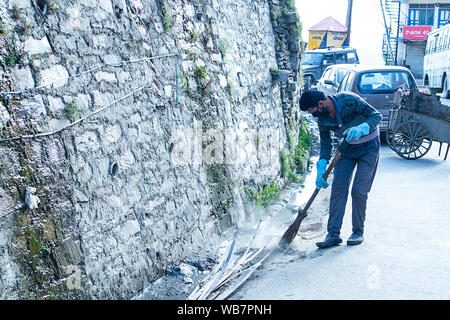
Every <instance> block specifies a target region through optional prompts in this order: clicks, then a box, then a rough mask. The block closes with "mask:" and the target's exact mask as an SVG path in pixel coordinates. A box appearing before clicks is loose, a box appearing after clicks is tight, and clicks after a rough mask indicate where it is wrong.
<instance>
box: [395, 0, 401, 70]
mask: <svg viewBox="0 0 450 320" xmlns="http://www.w3.org/2000/svg"><path fill="white" fill-rule="evenodd" d="M400 6H401V3H400V1H399V2H398V15H397V38H396V39H395V41H396V42H395V65H396V66H398V64H397V56H398V34H399V30H400Z"/></svg>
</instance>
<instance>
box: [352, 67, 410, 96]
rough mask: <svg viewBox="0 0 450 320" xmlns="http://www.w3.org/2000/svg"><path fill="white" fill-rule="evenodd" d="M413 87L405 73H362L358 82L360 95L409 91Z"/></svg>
mask: <svg viewBox="0 0 450 320" xmlns="http://www.w3.org/2000/svg"><path fill="white" fill-rule="evenodd" d="M412 85H413V81H412V79H411V76H410V75H409V74H408V73H407V72H405V71H374V72H366V73H363V74H362V75H361V76H360V78H359V81H358V90H359V91H360V92H361V93H389V92H394V91H396V90H397V89H399V88H402V89H405V90H409V89H411V87H412Z"/></svg>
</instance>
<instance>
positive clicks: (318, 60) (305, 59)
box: [302, 52, 323, 65]
mask: <svg viewBox="0 0 450 320" xmlns="http://www.w3.org/2000/svg"><path fill="white" fill-rule="evenodd" d="M322 59H323V54H322V53H309V52H307V53H304V54H303V55H302V64H304V65H320V64H322Z"/></svg>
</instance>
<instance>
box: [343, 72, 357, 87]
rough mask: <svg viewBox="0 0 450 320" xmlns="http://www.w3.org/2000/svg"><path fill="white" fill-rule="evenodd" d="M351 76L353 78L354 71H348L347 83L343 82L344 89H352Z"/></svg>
mask: <svg viewBox="0 0 450 320" xmlns="http://www.w3.org/2000/svg"><path fill="white" fill-rule="evenodd" d="M353 78H355V73H354V72H349V73H348V78H347V83H346V84H345V89H344V90H345V91H352V87H353Z"/></svg>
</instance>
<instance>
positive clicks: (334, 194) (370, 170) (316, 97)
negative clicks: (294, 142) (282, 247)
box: [300, 91, 382, 248]
mask: <svg viewBox="0 0 450 320" xmlns="http://www.w3.org/2000/svg"><path fill="white" fill-rule="evenodd" d="M300 109H301V110H302V111H307V112H309V113H310V114H312V115H313V116H314V117H317V118H318V121H317V122H318V125H319V133H320V157H319V160H318V162H317V164H316V167H317V179H316V187H317V189H320V188H326V187H328V183H327V181H326V180H325V179H324V178H323V174H324V173H325V171H326V168H327V163H328V161H329V160H330V158H331V150H332V144H331V135H330V132H331V131H333V132H334V133H335V135H336V136H338V137H342V136H344V137H345V140H346V141H347V142H348V145H347V146H346V147H345V148H344V149H343V150H342V151H341V157H340V159H339V161H338V162H337V163H336V166H335V168H334V178H333V184H332V187H331V197H330V211H329V217H328V224H327V231H328V234H327V236H326V237H325V240H324V241H322V242H318V243H317V244H316V245H317V246H318V247H319V248H327V247H330V246H334V245H337V244H339V243H341V242H342V239H341V238H340V230H341V226H342V219H343V217H344V213H345V206H346V203H347V197H348V191H349V186H350V182H351V179H352V174H353V171H354V169H355V167H356V173H355V176H354V179H353V186H352V190H351V195H352V227H353V228H352V235H351V236H350V238H349V239H348V240H347V244H348V245H357V244H360V243H361V242H363V240H364V237H363V234H364V220H365V217H366V203H367V195H368V193H369V191H370V188H371V187H372V182H373V179H374V177H375V173H376V170H377V165H378V159H379V152H380V130H379V123H380V121H381V118H382V117H381V114H380V112H378V111H377V110H376V109H375V108H373V107H372V106H371V105H370V104H368V103H367V102H366V101H365V100H363V99H362V98H361V97H360V96H358V95H357V94H354V93H352V92H340V93H338V94H336V95H333V96H325V94H324V93H323V92H321V91H306V92H304V93H303V94H302V96H301V97H300Z"/></svg>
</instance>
